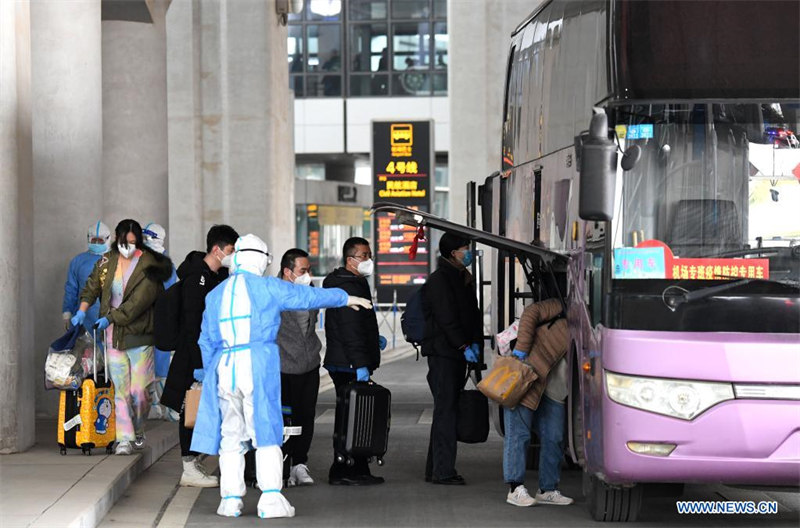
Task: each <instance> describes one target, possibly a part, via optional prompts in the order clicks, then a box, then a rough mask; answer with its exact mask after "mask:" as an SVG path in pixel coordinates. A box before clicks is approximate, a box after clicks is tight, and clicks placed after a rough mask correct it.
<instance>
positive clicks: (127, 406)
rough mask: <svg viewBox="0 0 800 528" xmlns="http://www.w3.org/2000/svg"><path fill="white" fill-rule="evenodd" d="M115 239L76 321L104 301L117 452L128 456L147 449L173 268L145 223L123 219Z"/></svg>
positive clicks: (87, 290)
mask: <svg viewBox="0 0 800 528" xmlns="http://www.w3.org/2000/svg"><path fill="white" fill-rule="evenodd" d="M115 235H116V237H115V243H114V245H113V246H112V248H111V251H109V252H108V253H107V254H106V255H103V257H102V258H101V259H100V260H99V261H98V262H97V264H96V265H95V267H94V269H93V270H92V274H91V275H89V278H88V280H87V281H86V286H85V287H84V288H83V291H82V292H81V305H80V308H79V309H78V312H77V313H76V314H75V315H74V316H73V317H72V324H74V325H78V324H82V323H83V322H84V321H85V319H86V311H87V310H88V309H89V307H90V306H91V305H92V304H94V303H95V301H96V300H97V299H100V312H99V315H100V319H98V320H97V322H96V323H95V327H96V328H97V329H99V330H105V331H106V332H105V345H106V353H107V358H108V370H109V374H110V376H111V381H112V382H113V383H114V407H115V411H116V432H117V436H116V440H117V447H116V451H115V452H116V454H118V455H129V454H131V451H132V449H133V448H136V449H142V448H143V447H144V421H145V419H146V418H147V413H148V412H149V410H150V395H149V392H148V390H147V389H148V387H149V385H150V384H151V383H153V379H154V372H153V344H154V341H155V340H154V337H153V308H154V305H155V302H156V299H157V298H158V296H159V295H160V294H161V293H162V292H163V291H164V285H163V283H164V281H165V280H167V279H168V278H169V276H170V273H171V272H172V262H171V261H170V260H169V258H167V257H164V256H163V255H159V254H158V253H155V252H154V251H152V250H151V249H149V248H148V247H147V246H145V245H144V240H143V237H142V227H141V226H140V225H139V223H138V222H136V221H135V220H130V219H128V220H123V221H122V222H120V223H119V224H118V225H117V228H116V229H115Z"/></svg>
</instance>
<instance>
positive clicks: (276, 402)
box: [191, 271, 348, 454]
mask: <svg viewBox="0 0 800 528" xmlns="http://www.w3.org/2000/svg"><path fill="white" fill-rule="evenodd" d="M234 280H238V281H242V280H244V283H245V284H246V287H247V291H248V294H249V297H250V303H251V310H250V312H251V313H250V340H249V344H248V347H249V349H250V353H251V358H252V369H251V373H250V372H241V373H237V374H236V375H237V376H252V381H253V409H254V410H253V420H254V422H255V438H254V439H252V440H253V444H254V446H255V447H264V446H273V445H275V446H279V445H281V444H282V443H283V415H282V413H281V375H280V352H279V349H278V345H277V343H276V338H277V335H278V329H279V328H280V324H281V317H280V315H281V312H282V311H286V310H316V309H321V308H339V307H343V306H347V300H348V295H347V293H346V292H345V291H344V290H341V289H339V288H330V289H323V288H309V287H308V286H298V285H295V284H292V283H290V282H288V281H283V280H280V279H278V278H275V277H260V276H258V275H255V274H253V273H250V272H247V271H237V272H236V273H234V274H233V275H231V276H230V277H229V278H228V279H226V280H225V281H223V282H222V283H221V284H220V285H219V286H217V287H216V288H214V289H213V290H212V291H211V293H209V294H208V296H207V297H206V309H205V312H204V313H203V324H202V332H201V334H200V340H199V345H200V349H201V351H202V353H203V365H204V369H205V377H204V379H203V393H202V396H201V398H200V407H199V409H198V412H197V421H196V423H195V428H194V434H193V437H192V446H191V449H192V451H197V452H200V453H208V454H217V453H218V452H219V448H220V439H221V432H220V427H221V423H222V417H221V414H220V405H219V399H218V396H217V392H218V376H217V367H218V365H219V363H220V361H225V358H226V357H227V356H229V355H230V354H235V353H236V350H233V351H232V350H229V349H224V348H223V347H224V344H223V340H222V334H221V332H220V311H221V309H222V306H221V303H222V298H223V293H224V290H225V287H226V285H227V284H228V282H230V281H234ZM236 284H237V285H238V284H239V283H238V282H237V283H236ZM236 348H239V349H241V348H240V347H236Z"/></svg>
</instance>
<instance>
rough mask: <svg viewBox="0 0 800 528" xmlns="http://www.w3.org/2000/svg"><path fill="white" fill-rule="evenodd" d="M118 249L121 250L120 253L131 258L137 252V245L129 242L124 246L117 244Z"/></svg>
mask: <svg viewBox="0 0 800 528" xmlns="http://www.w3.org/2000/svg"><path fill="white" fill-rule="evenodd" d="M117 249H118V250H119V254H120V255H122V256H123V257H125V258H126V259H129V258H131V257H132V256H133V254H134V253H135V252H136V246H135V245H133V244H128V245H127V246H123V245H122V244H117Z"/></svg>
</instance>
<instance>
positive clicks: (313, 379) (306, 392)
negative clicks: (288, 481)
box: [281, 368, 319, 466]
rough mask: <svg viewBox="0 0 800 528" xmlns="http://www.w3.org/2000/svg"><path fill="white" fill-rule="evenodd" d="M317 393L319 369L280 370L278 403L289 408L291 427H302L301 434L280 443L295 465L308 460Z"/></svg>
mask: <svg viewBox="0 0 800 528" xmlns="http://www.w3.org/2000/svg"><path fill="white" fill-rule="evenodd" d="M318 395H319V368H315V369H314V370H312V371H310V372H306V373H305V374H284V373H283V372H281V403H282V405H283V406H284V407H291V408H292V414H291V421H292V425H293V426H297V425H299V426H301V427H302V428H303V433H302V434H301V435H300V436H291V437H289V440H288V441H287V442H286V443H285V444H283V454H284V455H288V457H287V458H286V460H287V462H288V463H290V464H291V465H293V466H295V465H297V464H305V463H306V462H308V450H309V449H310V448H311V440H312V439H313V438H314V413H315V412H316V408H317V396H318Z"/></svg>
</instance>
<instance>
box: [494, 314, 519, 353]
mask: <svg viewBox="0 0 800 528" xmlns="http://www.w3.org/2000/svg"><path fill="white" fill-rule="evenodd" d="M518 330H519V321H514V322H513V323H511V326H509V327H508V328H506V329H505V330H503V331H502V332H500V333H499V334H497V335H496V336H495V339H494V340H495V343H497V351H498V352H499V353H500V355H501V356H510V355H511V342H512V341H513V340H515V339H516V338H517V331H518Z"/></svg>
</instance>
